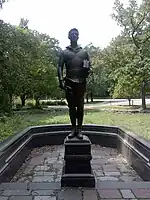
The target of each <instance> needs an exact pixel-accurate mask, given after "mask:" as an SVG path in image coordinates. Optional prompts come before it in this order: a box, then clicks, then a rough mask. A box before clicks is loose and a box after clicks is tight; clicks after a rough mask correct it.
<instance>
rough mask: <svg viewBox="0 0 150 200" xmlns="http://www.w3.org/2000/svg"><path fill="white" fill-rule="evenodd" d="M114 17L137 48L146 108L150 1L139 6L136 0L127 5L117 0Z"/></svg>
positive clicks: (143, 101) (123, 33)
mask: <svg viewBox="0 0 150 200" xmlns="http://www.w3.org/2000/svg"><path fill="white" fill-rule="evenodd" d="M112 17H113V18H114V19H115V20H116V21H117V23H118V25H120V26H121V27H122V28H123V31H122V35H123V36H125V37H127V38H130V40H131V41H132V43H133V44H134V46H135V48H136V54H137V56H138V57H139V64H138V67H139V71H140V72H141V73H140V78H141V96H142V108H143V109H145V108H146V102H145V88H144V86H145V83H146V81H147V79H146V77H147V74H149V69H148V68H146V67H145V53H144V49H145V45H147V44H149V41H150V1H149V0H143V2H142V4H140V5H139V6H138V4H137V2H136V0H129V6H128V7H126V8H125V6H124V5H123V4H122V3H121V2H120V0H116V1H115V4H114V13H113V15H112Z"/></svg>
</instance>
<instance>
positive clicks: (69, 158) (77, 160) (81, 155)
mask: <svg viewBox="0 0 150 200" xmlns="http://www.w3.org/2000/svg"><path fill="white" fill-rule="evenodd" d="M64 145H65V155H64V160H65V164H64V167H63V172H62V178H61V186H62V187H95V178H94V175H93V171H92V167H91V160H92V155H91V141H90V140H89V138H88V137H87V136H83V139H78V138H72V139H69V138H68V137H66V139H65V141H64Z"/></svg>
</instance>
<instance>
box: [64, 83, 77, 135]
mask: <svg viewBox="0 0 150 200" xmlns="http://www.w3.org/2000/svg"><path fill="white" fill-rule="evenodd" d="M66 86H69V87H71V88H72V93H70V92H67V91H66V100H67V103H68V107H69V117H70V121H71V133H70V134H69V135H68V137H69V138H73V137H75V136H76V116H77V114H76V107H75V103H74V90H73V83H72V82H71V81H69V80H67V81H66Z"/></svg>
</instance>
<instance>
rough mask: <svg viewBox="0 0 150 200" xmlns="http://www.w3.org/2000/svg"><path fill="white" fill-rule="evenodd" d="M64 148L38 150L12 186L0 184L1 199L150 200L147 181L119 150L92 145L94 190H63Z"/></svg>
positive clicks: (21, 169) (49, 147) (34, 151)
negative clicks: (61, 184)
mask: <svg viewBox="0 0 150 200" xmlns="http://www.w3.org/2000/svg"><path fill="white" fill-rule="evenodd" d="M63 156H64V147H63V145H62V146H61V145H60V146H45V147H41V148H35V149H33V151H32V152H31V154H30V155H29V157H28V158H27V159H26V161H25V163H24V164H23V165H22V167H21V168H20V169H19V171H18V172H17V173H16V175H15V176H14V178H13V179H12V181H11V182H10V183H2V184H1V185H0V200H115V199H118V200H123V199H126V200H143V199H149V200H150V182H144V181H142V179H141V178H140V177H139V176H138V175H137V173H136V172H135V171H134V170H133V169H132V168H131V167H130V166H129V165H128V164H127V162H126V160H125V159H124V158H123V157H122V156H121V155H120V154H118V152H117V150H116V149H113V148H105V147H101V146H100V145H92V156H93V160H92V168H93V171H94V174H95V177H96V187H95V188H93V189H92V188H61V187H60V179H61V172H62V166H63Z"/></svg>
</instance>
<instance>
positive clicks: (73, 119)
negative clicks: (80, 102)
mask: <svg viewBox="0 0 150 200" xmlns="http://www.w3.org/2000/svg"><path fill="white" fill-rule="evenodd" d="M69 116H70V121H71V125H72V128H71V133H70V134H69V135H68V137H69V138H73V137H75V136H76V107H74V106H70V107H69Z"/></svg>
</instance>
